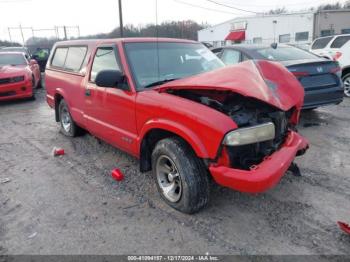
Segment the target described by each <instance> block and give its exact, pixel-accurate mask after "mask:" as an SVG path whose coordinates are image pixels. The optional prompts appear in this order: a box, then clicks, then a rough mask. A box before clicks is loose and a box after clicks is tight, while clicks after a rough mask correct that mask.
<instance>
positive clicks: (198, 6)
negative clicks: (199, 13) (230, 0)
mask: <svg viewBox="0 0 350 262" xmlns="http://www.w3.org/2000/svg"><path fill="white" fill-rule="evenodd" d="M173 1H174V2H177V3H179V4H183V5H188V6H192V7H196V8H200V9H204V10H208V11H212V12H218V13H223V14H230V15H238V14H236V13H231V12H227V11H223V10H218V9H213V8H207V7H204V6H200V5H194V4H190V3H186V2H183V1H180V0H173Z"/></svg>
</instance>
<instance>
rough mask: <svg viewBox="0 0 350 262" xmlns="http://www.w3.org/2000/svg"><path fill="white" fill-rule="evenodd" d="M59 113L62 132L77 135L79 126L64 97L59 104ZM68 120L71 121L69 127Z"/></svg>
mask: <svg viewBox="0 0 350 262" xmlns="http://www.w3.org/2000/svg"><path fill="white" fill-rule="evenodd" d="M58 113H59V119H60V126H61V129H60V131H61V133H62V134H64V135H65V136H70V137H75V136H77V135H78V129H79V127H78V126H77V125H76V124H75V123H74V121H73V118H72V116H71V114H70V112H69V108H68V105H67V103H66V101H64V100H63V99H62V100H61V101H60V104H59V106H58ZM67 121H70V126H69V128H68V127H67V125H66V124H67V123H68V122H67Z"/></svg>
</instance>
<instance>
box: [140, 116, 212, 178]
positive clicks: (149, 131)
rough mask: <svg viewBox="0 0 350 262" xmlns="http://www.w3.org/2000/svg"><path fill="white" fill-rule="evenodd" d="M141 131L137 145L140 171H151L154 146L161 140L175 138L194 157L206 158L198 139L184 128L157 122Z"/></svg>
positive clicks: (205, 152)
mask: <svg viewBox="0 0 350 262" xmlns="http://www.w3.org/2000/svg"><path fill="white" fill-rule="evenodd" d="M156 122H157V123H155V122H153V123H152V124H149V125H148V126H147V127H146V128H144V129H143V132H142V136H141V139H140V143H139V145H140V146H139V156H140V171H141V172H147V171H150V170H151V169H152V163H151V156H152V152H153V149H154V147H155V145H156V144H157V143H158V142H159V141H160V140H162V139H165V138H168V137H177V138H180V139H182V140H183V141H184V142H186V143H187V144H188V146H189V147H190V148H191V149H192V150H193V152H194V153H195V155H196V156H197V157H199V158H202V159H207V158H208V152H207V150H206V148H205V146H204V145H203V143H202V142H201V140H200V139H199V137H198V136H197V135H196V134H195V133H194V132H193V131H191V130H189V129H188V128H187V127H185V126H182V125H181V126H179V125H178V124H177V123H173V124H170V123H167V121H162V120H157V121H156Z"/></svg>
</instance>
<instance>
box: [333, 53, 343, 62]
mask: <svg viewBox="0 0 350 262" xmlns="http://www.w3.org/2000/svg"><path fill="white" fill-rule="evenodd" d="M342 55H343V54H342V52H336V53H335V55H334V56H333V60H334V61H338V60H339V58H340V57H341V56H342Z"/></svg>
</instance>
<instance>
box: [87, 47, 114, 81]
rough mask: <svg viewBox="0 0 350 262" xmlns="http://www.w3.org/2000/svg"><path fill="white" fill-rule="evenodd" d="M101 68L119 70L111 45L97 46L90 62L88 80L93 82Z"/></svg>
mask: <svg viewBox="0 0 350 262" xmlns="http://www.w3.org/2000/svg"><path fill="white" fill-rule="evenodd" d="M102 70H120V66H119V64H118V60H117V57H116V53H115V50H114V48H113V47H99V48H98V49H97V51H96V54H95V58H94V62H93V64H92V69H91V75H90V81H91V82H95V79H96V76H97V74H98V73H99V72H100V71H102Z"/></svg>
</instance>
